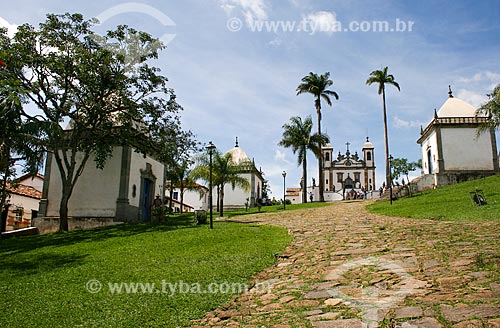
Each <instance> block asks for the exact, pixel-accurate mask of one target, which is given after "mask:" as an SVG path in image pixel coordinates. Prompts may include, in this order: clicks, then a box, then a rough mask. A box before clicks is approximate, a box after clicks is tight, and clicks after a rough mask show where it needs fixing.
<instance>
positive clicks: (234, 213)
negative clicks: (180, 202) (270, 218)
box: [214, 202, 332, 217]
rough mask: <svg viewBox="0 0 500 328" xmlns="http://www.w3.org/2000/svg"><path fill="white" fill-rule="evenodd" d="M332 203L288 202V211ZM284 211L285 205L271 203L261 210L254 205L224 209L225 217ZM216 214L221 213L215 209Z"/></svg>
mask: <svg viewBox="0 0 500 328" xmlns="http://www.w3.org/2000/svg"><path fill="white" fill-rule="evenodd" d="M331 205H332V203H329V202H326V203H320V202H309V203H305V204H287V205H286V211H293V210H300V209H307V208H315V207H322V206H331ZM282 211H283V205H271V206H262V207H261V208H260V211H259V208H258V207H252V208H249V209H248V210H245V209H244V208H243V209H239V210H231V211H224V216H225V217H233V216H239V215H246V214H256V213H272V212H282ZM214 216H216V217H218V216H219V213H218V212H215V211H214Z"/></svg>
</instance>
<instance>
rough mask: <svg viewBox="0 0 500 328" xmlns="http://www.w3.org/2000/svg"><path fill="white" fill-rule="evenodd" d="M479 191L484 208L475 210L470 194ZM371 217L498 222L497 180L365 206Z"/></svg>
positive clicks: (499, 179) (499, 198) (499, 180)
mask: <svg viewBox="0 0 500 328" xmlns="http://www.w3.org/2000/svg"><path fill="white" fill-rule="evenodd" d="M475 189H482V190H483V192H484V196H485V198H486V201H487V205H484V206H476V205H474V204H473V202H472V200H471V197H470V195H469V192H470V191H473V190H475ZM367 208H368V210H369V211H370V212H372V213H378V214H384V215H389V216H403V217H410V218H417V219H440V220H483V219H484V220H494V219H496V220H498V219H500V176H499V175H496V176H492V177H488V178H485V179H479V180H474V181H468V182H463V183H459V184H456V185H452V186H446V187H442V188H438V189H434V190H428V191H425V192H422V193H419V194H417V195H415V196H414V197H409V198H402V199H399V200H397V201H393V203H392V206H391V205H390V203H389V201H383V202H376V203H373V204H371V205H369V206H368V207H367Z"/></svg>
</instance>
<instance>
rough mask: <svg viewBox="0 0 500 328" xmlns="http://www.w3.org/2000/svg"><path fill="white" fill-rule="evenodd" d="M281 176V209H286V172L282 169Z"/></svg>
mask: <svg viewBox="0 0 500 328" xmlns="http://www.w3.org/2000/svg"><path fill="white" fill-rule="evenodd" d="M281 175H282V176H283V210H286V187H285V178H286V172H285V170H283V173H281Z"/></svg>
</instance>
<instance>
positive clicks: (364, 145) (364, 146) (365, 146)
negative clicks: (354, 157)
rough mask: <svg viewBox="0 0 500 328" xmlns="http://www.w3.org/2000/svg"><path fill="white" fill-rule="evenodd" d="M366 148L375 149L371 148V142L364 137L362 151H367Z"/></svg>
mask: <svg viewBox="0 0 500 328" xmlns="http://www.w3.org/2000/svg"><path fill="white" fill-rule="evenodd" d="M367 148H372V149H373V148H375V147H374V146H373V144H372V143H371V141H370V140H369V139H368V137H366V141H365V143H364V144H363V149H367Z"/></svg>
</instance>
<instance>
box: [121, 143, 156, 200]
mask: <svg viewBox="0 0 500 328" xmlns="http://www.w3.org/2000/svg"><path fill="white" fill-rule="evenodd" d="M146 163H149V164H151V170H152V171H153V175H154V176H155V177H156V181H155V183H154V195H152V196H153V198H154V197H155V196H156V195H160V194H161V189H160V188H161V185H162V184H163V164H161V163H160V162H158V161H157V160H156V159H154V158H153V157H151V156H149V155H146V158H144V155H143V154H142V153H138V152H136V151H134V149H132V154H131V160H130V177H129V188H128V192H129V194H128V199H129V204H130V205H131V206H135V207H139V203H140V199H141V170H143V171H144V170H145V169H146ZM134 185H135V197H134V195H133V190H134Z"/></svg>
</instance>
